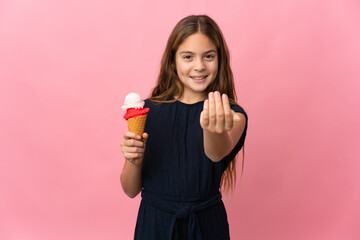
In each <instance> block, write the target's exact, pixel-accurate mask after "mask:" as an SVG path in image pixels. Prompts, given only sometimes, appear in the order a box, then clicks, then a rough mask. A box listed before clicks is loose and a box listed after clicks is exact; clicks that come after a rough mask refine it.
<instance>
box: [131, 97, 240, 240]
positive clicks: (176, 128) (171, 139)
mask: <svg viewBox="0 0 360 240" xmlns="http://www.w3.org/2000/svg"><path fill="white" fill-rule="evenodd" d="M203 103H204V102H203V101H201V102H197V103H194V104H185V103H182V102H180V101H176V102H174V103H162V104H155V103H151V102H150V101H148V100H145V107H148V108H150V111H149V113H148V117H147V120H146V125H145V132H146V133H148V134H149V138H148V140H147V145H146V150H145V154H144V160H143V169H142V184H143V190H142V192H141V196H142V200H141V203H140V208H139V213H138V218H137V223H136V228H135V239H139V240H140V239H141V240H162V239H164V240H165V239H166V240H170V239H181V240H183V239H184V240H186V239H189V240H190V239H191V240H195V239H196V240H200V239H202V240H212V239H214V240H215V239H216V240H221V239H230V236H229V225H228V221H227V215H226V210H225V207H224V204H223V202H222V200H221V194H220V192H219V187H220V180H221V175H222V173H223V171H224V170H225V169H226V168H227V166H228V165H229V163H230V161H231V160H232V159H234V157H235V155H236V154H237V153H238V152H239V151H240V149H241V148H242V146H243V144H244V140H245V136H246V130H247V115H246V113H245V111H244V110H243V109H242V108H241V107H240V106H237V105H231V108H232V109H233V110H234V111H235V112H240V113H243V114H244V115H245V116H246V126H245V130H244V133H243V134H242V136H241V137H240V139H239V141H238V143H237V145H236V146H235V147H234V149H233V150H232V152H231V153H230V154H229V155H228V156H226V157H225V158H223V159H222V160H221V161H219V162H217V163H214V162H212V161H211V160H210V159H209V158H207V156H206V155H205V152H204V143H203V130H202V128H201V126H200V113H201V111H202V109H203Z"/></svg>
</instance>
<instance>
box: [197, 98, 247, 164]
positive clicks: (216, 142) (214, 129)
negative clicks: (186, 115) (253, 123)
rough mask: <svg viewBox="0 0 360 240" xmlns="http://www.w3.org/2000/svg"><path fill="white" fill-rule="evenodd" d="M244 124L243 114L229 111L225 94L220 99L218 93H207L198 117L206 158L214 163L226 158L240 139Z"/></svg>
mask: <svg viewBox="0 0 360 240" xmlns="http://www.w3.org/2000/svg"><path fill="white" fill-rule="evenodd" d="M245 123H246V118H245V116H244V115H243V114H241V113H235V112H234V111H232V110H231V108H230V104H229V99H228V97H227V96H226V95H225V94H223V96H222V97H221V96H220V93H219V92H215V93H212V92H211V93H209V99H208V100H205V102H204V109H203V111H202V112H201V115H200V124H201V127H202V128H203V132H204V150H205V154H206V156H207V157H208V158H209V159H211V160H212V161H214V162H218V161H220V160H221V159H222V158H224V157H225V156H227V155H228V154H229V153H230V152H231V150H232V149H233V148H234V147H235V145H236V143H237V142H238V140H239V139H240V137H241V135H242V133H243V131H244V128H245Z"/></svg>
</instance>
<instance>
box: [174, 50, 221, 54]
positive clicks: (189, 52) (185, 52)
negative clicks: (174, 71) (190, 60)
mask: <svg viewBox="0 0 360 240" xmlns="http://www.w3.org/2000/svg"><path fill="white" fill-rule="evenodd" d="M211 52H214V53H216V51H215V50H213V49H211V50H209V51H206V52H205V54H208V53H211ZM180 54H194V53H193V52H191V51H182V52H180Z"/></svg>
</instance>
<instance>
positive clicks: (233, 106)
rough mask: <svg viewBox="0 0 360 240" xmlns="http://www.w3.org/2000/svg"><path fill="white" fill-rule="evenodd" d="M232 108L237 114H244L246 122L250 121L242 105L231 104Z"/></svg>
mask: <svg viewBox="0 0 360 240" xmlns="http://www.w3.org/2000/svg"><path fill="white" fill-rule="evenodd" d="M230 108H231V109H232V110H233V111H234V112H236V113H241V114H243V115H244V117H245V118H246V120H247V119H248V115H247V113H246V111H245V110H244V108H242V107H241V106H240V105H238V104H230Z"/></svg>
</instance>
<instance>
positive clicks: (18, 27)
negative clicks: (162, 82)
mask: <svg viewBox="0 0 360 240" xmlns="http://www.w3.org/2000/svg"><path fill="white" fill-rule="evenodd" d="M203 13H204V14H209V15H210V16H211V17H213V18H214V19H215V20H216V21H217V22H218V24H219V25H220V27H221V28H222V30H223V32H224V35H225V38H226V40H227V43H228V45H229V48H230V51H231V65H232V68H233V71H234V75H235V80H236V89H237V93H238V102H239V103H240V104H241V105H242V106H243V107H244V108H245V109H246V111H247V113H248V114H249V121H250V122H249V129H248V137H247V141H246V151H245V172H244V176H243V179H242V183H241V185H240V182H239V181H240V180H239V179H238V187H237V190H236V192H235V193H234V194H233V196H232V197H230V196H229V197H224V201H225V205H226V208H227V210H228V217H229V222H230V230H231V236H232V239H247V240H252V239H254V240H257V239H261V240H263V239H276V240H278V239H292V240H297V239H299V240H300V239H301V240H302V239H317V240H319V239H326V240H331V239H351V240H355V239H360V230H359V226H360V205H359V202H360V161H359V160H360V154H359V153H358V150H357V149H358V148H359V146H360V139H359V136H360V131H359V130H360V129H359V120H360V117H359V116H360V106H359V105H360V104H359V103H360V97H359V96H360V94H359V89H360V83H359V80H360V47H359V46H360V45H359V42H360V3H359V1H357V0H353V1H350V0H346V1H345V0H333V1H320V0H313V1H303V0H293V1H280V0H276V1H265V0H262V1H260V0H255V1H244V0H240V1H233V2H230V1H215V0H214V1H210V0H208V1H206V0H202V1H190V0H188V1H186V0H185V1H184V0H181V1H180V0H178V1H164V0H163V1H160V0H156V1H146V0H135V1H115V0H113V1H111V0H107V1H54V0H53V1H45V0H42V1H41V0H36V1H26V0H23V1H20V0H18V1H1V2H0V194H1V195H0V239H4V240H13V239H14V240H15V239H16V240H17V239H36V240H45V239H52V240H56V239H70V240H71V239H88V240H91V239H132V236H133V232H134V227H135V221H136V215H137V209H138V205H139V201H140V197H139V196H138V197H136V198H135V199H129V198H128V197H126V196H125V194H124V193H123V192H122V189H121V186H120V183H119V175H120V172H121V169H122V166H123V163H124V159H123V158H122V155H121V151H120V147H119V144H120V140H121V138H122V134H123V133H124V131H125V130H126V123H125V121H124V120H123V119H122V115H123V112H122V111H121V109H120V106H121V105H122V101H123V98H124V96H125V95H126V93H128V92H130V91H137V92H139V93H140V94H141V95H142V96H143V97H146V96H148V94H149V93H150V90H151V88H152V87H153V86H154V82H155V79H156V76H157V72H158V70H159V62H160V58H161V55H162V52H163V50H164V47H165V44H166V41H167V37H168V36H169V34H170V31H171V30H172V28H173V27H174V25H175V24H176V23H177V22H178V21H179V20H180V19H181V18H183V17H185V16H187V15H189V14H203ZM238 171H239V172H240V168H238Z"/></svg>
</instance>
